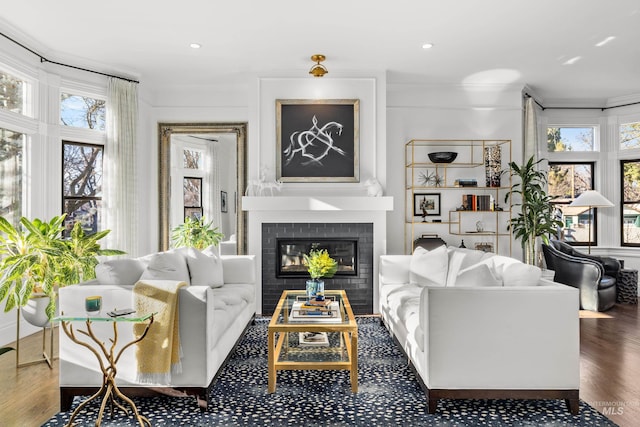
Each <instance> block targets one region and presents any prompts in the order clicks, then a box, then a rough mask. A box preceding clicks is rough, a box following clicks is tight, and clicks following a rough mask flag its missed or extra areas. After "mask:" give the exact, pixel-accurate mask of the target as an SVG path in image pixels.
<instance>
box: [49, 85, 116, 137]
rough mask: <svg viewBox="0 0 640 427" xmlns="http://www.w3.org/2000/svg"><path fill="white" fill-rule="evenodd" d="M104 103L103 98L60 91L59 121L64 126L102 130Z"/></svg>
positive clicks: (103, 127) (103, 124)
mask: <svg viewBox="0 0 640 427" xmlns="http://www.w3.org/2000/svg"><path fill="white" fill-rule="evenodd" d="M105 104H106V102H105V100H104V99H95V98H91V97H88V96H81V95H71V94H68V93H62V95H61V99H60V123H61V124H62V125H64V126H72V127H77V128H83V129H94V130H99V131H104V129H105V113H106V107H105Z"/></svg>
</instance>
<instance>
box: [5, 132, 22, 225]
mask: <svg viewBox="0 0 640 427" xmlns="http://www.w3.org/2000/svg"><path fill="white" fill-rule="evenodd" d="M25 140H26V135H24V134H22V133H18V132H12V131H10V130H7V129H2V128H0V215H2V216H3V217H5V218H6V219H7V221H9V222H10V223H12V224H13V225H16V226H17V225H18V223H19V222H20V217H21V216H22V190H23V189H22V185H23V180H22V164H23V156H24V146H25Z"/></svg>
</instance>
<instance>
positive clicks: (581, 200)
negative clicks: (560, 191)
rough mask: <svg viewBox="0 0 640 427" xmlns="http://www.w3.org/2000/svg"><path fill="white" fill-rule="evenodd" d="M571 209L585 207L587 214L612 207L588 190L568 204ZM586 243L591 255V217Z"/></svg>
mask: <svg viewBox="0 0 640 427" xmlns="http://www.w3.org/2000/svg"><path fill="white" fill-rule="evenodd" d="M569 206H573V207H586V208H589V209H588V210H589V212H591V209H593V208H610V207H612V206H613V203H611V202H610V201H609V200H607V199H606V198H605V197H604V196H603V195H602V194H600V193H598V192H597V191H596V190H588V191H585V192H584V193H582V194H580V195H579V196H578V197H577V198H576V199H575V200H574V201H573V202H571V203H570V204H569ZM594 216H595V214H594ZM587 241H588V242H589V254H591V215H589V223H588V229H587Z"/></svg>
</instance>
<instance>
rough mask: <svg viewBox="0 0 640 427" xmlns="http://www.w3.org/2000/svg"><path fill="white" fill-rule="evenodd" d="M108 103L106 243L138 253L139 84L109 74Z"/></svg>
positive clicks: (105, 176) (105, 167)
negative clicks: (137, 155) (137, 154)
mask: <svg viewBox="0 0 640 427" xmlns="http://www.w3.org/2000/svg"><path fill="white" fill-rule="evenodd" d="M106 105H107V117H106V119H107V144H106V146H105V149H104V157H105V158H104V182H105V184H106V185H105V186H104V188H105V197H104V199H103V206H104V209H103V212H104V217H105V228H106V229H109V230H111V233H109V235H108V236H107V238H106V239H105V243H106V244H105V246H106V245H108V246H106V247H108V248H110V249H120V250H123V251H125V252H127V254H129V255H131V256H137V253H136V252H137V234H138V231H137V227H136V224H137V208H136V190H137V183H136V173H135V170H136V161H135V158H136V155H135V154H136V129H137V121H138V87H137V84H136V83H132V82H127V81H124V80H121V79H117V78H112V77H110V78H109V84H108V93H107V104H106Z"/></svg>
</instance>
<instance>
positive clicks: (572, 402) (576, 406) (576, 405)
mask: <svg viewBox="0 0 640 427" xmlns="http://www.w3.org/2000/svg"><path fill="white" fill-rule="evenodd" d="M564 401H565V403H566V404H567V409H568V410H569V412H571V415H578V412H580V399H565V400H564Z"/></svg>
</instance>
